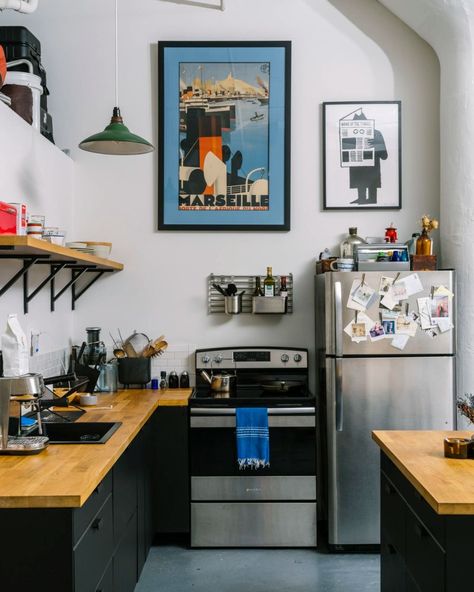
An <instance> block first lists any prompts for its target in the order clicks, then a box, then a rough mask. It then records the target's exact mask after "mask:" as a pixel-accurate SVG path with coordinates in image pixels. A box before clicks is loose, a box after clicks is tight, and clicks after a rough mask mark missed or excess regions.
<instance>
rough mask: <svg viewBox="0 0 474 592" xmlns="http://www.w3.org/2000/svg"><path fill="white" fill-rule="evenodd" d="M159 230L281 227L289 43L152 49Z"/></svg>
mask: <svg viewBox="0 0 474 592" xmlns="http://www.w3.org/2000/svg"><path fill="white" fill-rule="evenodd" d="M158 64H159V76H158V78H159V126H160V128H159V159H158V163H159V164H158V166H159V182H158V228H159V229H160V230H289V229H290V68H291V43H290V42H289V41H283V42H180V41H179V42H178V41H163V42H159V43H158Z"/></svg>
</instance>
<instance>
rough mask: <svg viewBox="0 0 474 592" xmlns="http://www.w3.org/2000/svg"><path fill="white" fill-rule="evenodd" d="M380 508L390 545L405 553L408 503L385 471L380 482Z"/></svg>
mask: <svg viewBox="0 0 474 592" xmlns="http://www.w3.org/2000/svg"><path fill="white" fill-rule="evenodd" d="M380 509H381V515H382V516H383V529H384V531H386V534H387V537H388V540H389V541H390V545H393V546H395V547H396V550H397V551H398V553H401V554H402V555H404V554H405V516H406V504H405V502H404V501H403V498H402V497H401V496H400V494H399V493H398V491H397V490H396V489H395V487H394V485H393V483H392V482H391V481H390V480H389V479H387V477H385V475H384V474H383V473H382V478H381V482H380Z"/></svg>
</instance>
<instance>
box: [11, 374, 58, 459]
mask: <svg viewBox="0 0 474 592" xmlns="http://www.w3.org/2000/svg"><path fill="white" fill-rule="evenodd" d="M43 391H44V382H43V377H42V376H41V374H25V375H23V376H11V377H6V378H0V454H38V452H41V451H42V450H44V449H45V448H46V446H47V445H48V438H47V437H46V436H44V435H43V426H42V423H41V416H40V407H39V402H38V401H39V398H40V397H41V395H42V394H43ZM11 402H17V403H18V404H19V408H20V412H19V418H18V435H17V436H9V435H8V424H9V420H10V403H11ZM23 405H29V406H30V407H32V408H33V409H34V410H35V411H36V412H37V421H38V433H39V434H40V435H39V436H22V435H21V432H20V429H21V411H22V406H23Z"/></svg>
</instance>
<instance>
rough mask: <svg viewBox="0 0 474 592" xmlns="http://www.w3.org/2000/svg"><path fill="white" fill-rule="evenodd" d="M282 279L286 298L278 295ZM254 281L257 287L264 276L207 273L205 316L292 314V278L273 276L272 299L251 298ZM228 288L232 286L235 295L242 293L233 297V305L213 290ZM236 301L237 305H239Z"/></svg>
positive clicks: (288, 275) (287, 275)
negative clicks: (257, 282)
mask: <svg viewBox="0 0 474 592" xmlns="http://www.w3.org/2000/svg"><path fill="white" fill-rule="evenodd" d="M283 276H285V277H286V288H287V297H286V298H282V297H281V296H280V295H279V294H280V288H281V278H282V277H283ZM256 277H260V282H261V285H262V286H263V280H264V279H265V276H256V275H228V274H214V273H211V274H210V275H209V276H208V278H207V312H208V314H218V313H227V314H229V315H233V314H239V313H253V314H273V315H275V314H277V315H282V314H287V313H292V312H293V274H291V273H288V274H281V275H274V278H275V282H276V286H275V294H276V296H274V297H263V296H259V297H255V296H254V293H255V287H256ZM229 284H235V286H236V288H237V294H240V293H241V292H243V294H242V296H241V297H240V298H237V297H234V299H233V301H232V300H228V301H227V303H226V297H225V296H224V295H223V294H221V293H220V292H219V290H217V288H216V287H215V286H220V287H221V288H223V289H225V288H227V286H228V285H229ZM239 301H240V302H239Z"/></svg>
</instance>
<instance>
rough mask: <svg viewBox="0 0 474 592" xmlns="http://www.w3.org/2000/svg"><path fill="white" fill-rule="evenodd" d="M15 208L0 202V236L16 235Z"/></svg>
mask: <svg viewBox="0 0 474 592" xmlns="http://www.w3.org/2000/svg"><path fill="white" fill-rule="evenodd" d="M17 230H18V229H17V213H16V207H15V206H12V205H10V204H8V203H5V202H4V201H0V234H17Z"/></svg>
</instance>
